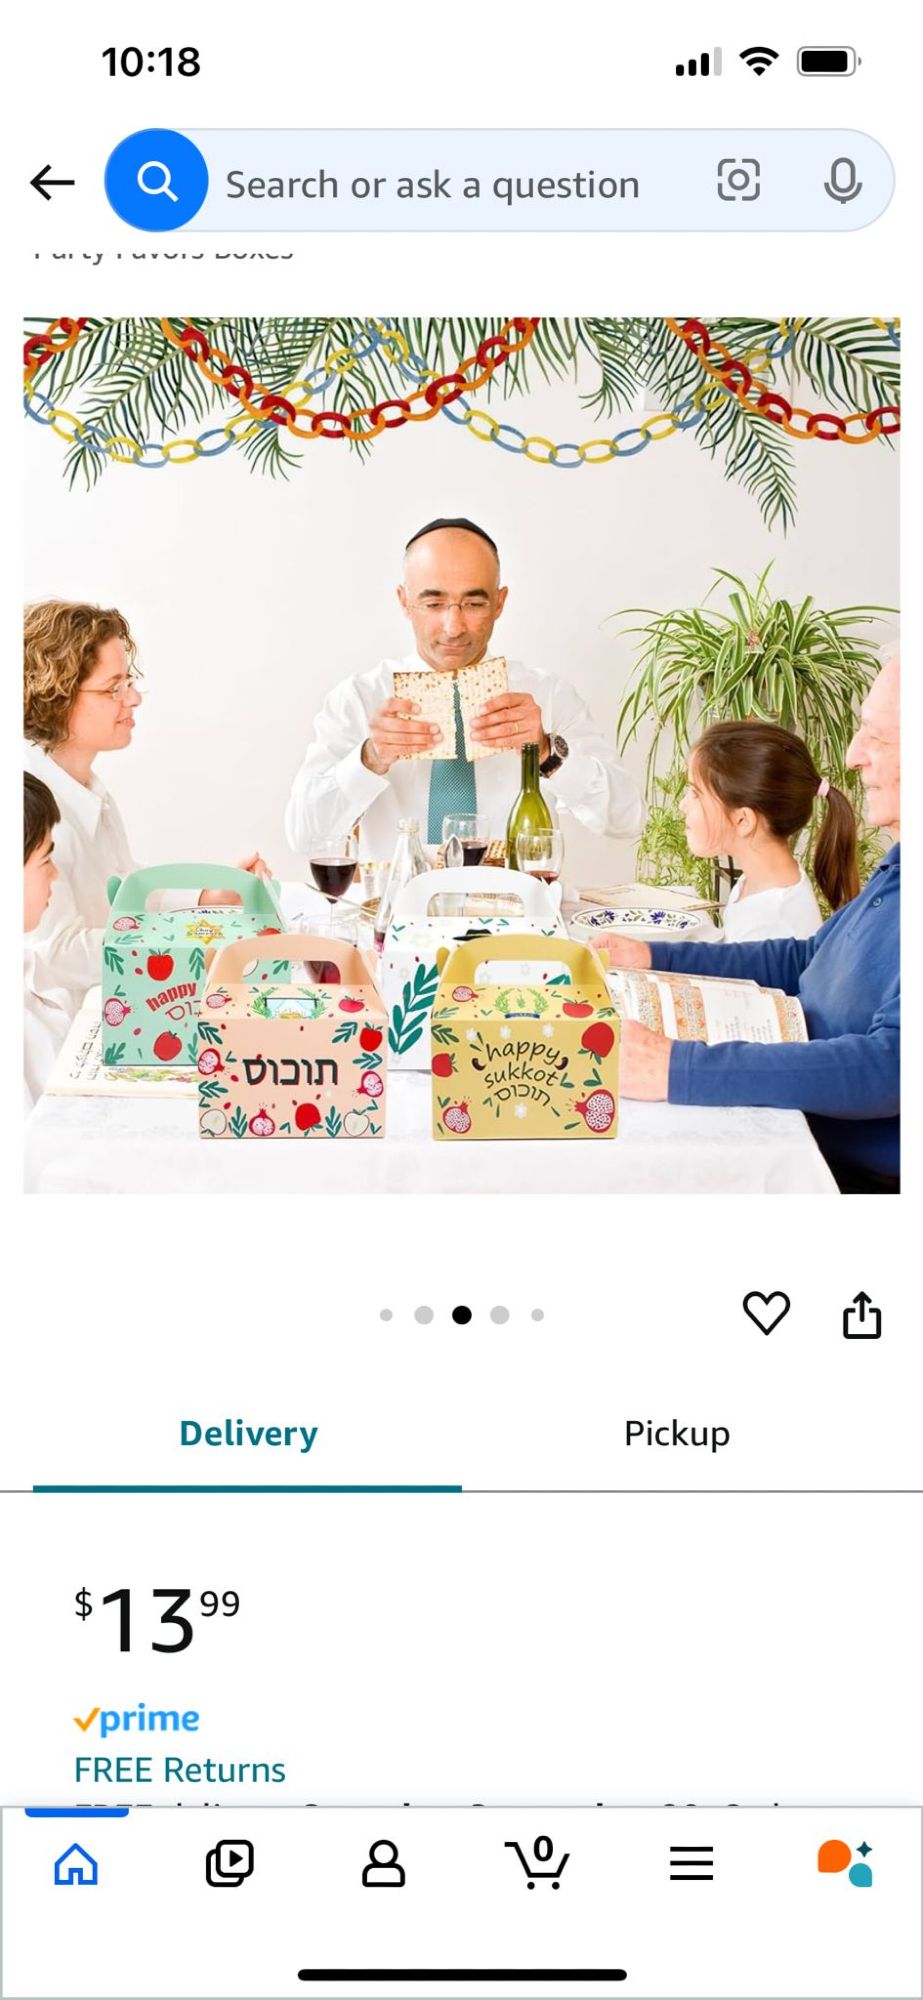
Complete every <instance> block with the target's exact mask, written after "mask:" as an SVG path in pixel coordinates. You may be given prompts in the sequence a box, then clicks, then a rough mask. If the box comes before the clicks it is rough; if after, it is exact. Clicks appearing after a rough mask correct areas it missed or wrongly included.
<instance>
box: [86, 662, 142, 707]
mask: <svg viewBox="0 0 923 2000" xmlns="http://www.w3.org/2000/svg"><path fill="white" fill-rule="evenodd" d="M140 679H141V675H140V673H138V672H137V671H136V670H135V669H134V668H132V670H131V672H130V673H127V674H126V675H125V676H124V678H123V679H122V680H120V681H113V683H112V686H111V687H107V688H88V687H82V688H81V689H80V693H81V694H101V695H105V696H106V697H107V698H108V700H109V701H114V702H117V703H118V702H123V701H124V700H125V696H126V695H127V694H128V693H129V692H130V690H131V689H132V688H133V687H135V686H136V685H137V683H138V681H139V680H140Z"/></svg>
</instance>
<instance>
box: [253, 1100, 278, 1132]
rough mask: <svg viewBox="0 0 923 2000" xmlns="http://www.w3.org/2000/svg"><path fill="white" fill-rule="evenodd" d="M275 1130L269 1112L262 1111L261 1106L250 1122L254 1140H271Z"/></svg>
mask: <svg viewBox="0 0 923 2000" xmlns="http://www.w3.org/2000/svg"><path fill="white" fill-rule="evenodd" d="M275 1129H276V1128H275V1125H274V1124H273V1121H272V1119H271V1118H270V1116H269V1112H268V1111H264V1110H263V1109H262V1106H261V1107H260V1110H259V1111H257V1112H255V1113H254V1116H253V1117H252V1118H251V1120H250V1130H251V1132H252V1133H253V1137H254V1139H271V1138H272V1135H273V1133H274V1131H275Z"/></svg>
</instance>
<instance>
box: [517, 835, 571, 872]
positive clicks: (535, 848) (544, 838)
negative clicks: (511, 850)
mask: <svg viewBox="0 0 923 2000" xmlns="http://www.w3.org/2000/svg"><path fill="white" fill-rule="evenodd" d="M516 860H517V862H518V865H519V867H520V869H521V871H522V873H523V875H537V876H538V878H539V881H541V882H556V881H557V879H558V876H559V875H560V873H561V869H562V866H563V863H564V835H563V834H562V833H561V831H560V828H559V827H556V826H548V827H541V828H540V829H539V830H538V831H537V832H536V833H518V834H517V835H516Z"/></svg>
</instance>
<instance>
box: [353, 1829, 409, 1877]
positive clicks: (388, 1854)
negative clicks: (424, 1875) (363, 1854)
mask: <svg viewBox="0 0 923 2000" xmlns="http://www.w3.org/2000/svg"><path fill="white" fill-rule="evenodd" d="M406 1879H407V1878H406V1876H405V1874H404V1870H403V1868H402V1867H401V1864H400V1862H399V1860H398V1858H397V1848H396V1846H395V1844H394V1841H393V1840H373V1842H372V1845H371V1847H370V1848H369V1858H368V1861H367V1862H366V1864H365V1867H364V1868H363V1870H362V1887H363V1889H403V1887H404V1883H405V1881H406Z"/></svg>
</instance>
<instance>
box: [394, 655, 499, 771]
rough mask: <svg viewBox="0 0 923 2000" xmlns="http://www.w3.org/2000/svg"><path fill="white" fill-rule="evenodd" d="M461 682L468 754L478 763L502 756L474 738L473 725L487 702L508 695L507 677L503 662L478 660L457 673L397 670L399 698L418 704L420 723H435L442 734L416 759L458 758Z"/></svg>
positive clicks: (419, 751) (420, 751)
mask: <svg viewBox="0 0 923 2000" xmlns="http://www.w3.org/2000/svg"><path fill="white" fill-rule="evenodd" d="M456 680H457V681H458V693H459V705H460V707H461V715H462V723H463V726H464V732H465V755H466V757H469V758H470V759H471V761H472V763H473V762H475V761H476V760H477V759H478V758H479V757H496V756H497V755H499V754H502V753H501V752H500V751H499V748H492V747H491V746H490V745H488V744H486V743H478V742H476V741H474V740H473V739H472V736H471V723H472V722H473V720H474V717H475V716H476V715H477V713H478V711H479V709H481V708H483V706H484V703H485V701H490V699H491V696H492V695H495V694H506V691H507V685H508V683H507V677H506V661H505V660H504V659H490V660H479V661H478V663H477V666H474V667H462V668H461V669H460V670H459V672H458V674H457V675H456V674H452V673H442V674H437V673H435V672H433V673H415V672H404V671H403V670H402V669H401V668H398V669H396V671H395V674H394V692H395V695H396V696H397V697H398V698H399V699H400V698H403V699H405V700H407V701H415V702H417V703H418V705H419V710H420V720H421V721H423V722H434V723H435V724H436V727H437V729H440V730H441V731H442V735H441V737H440V739H439V741H438V742H437V743H434V745H433V747H432V749H431V750H418V751H416V753H415V756H416V757H423V758H426V759H428V760H429V761H432V760H433V759H434V758H438V759H442V758H449V757H454V755H455V695H454V686H455V681H456Z"/></svg>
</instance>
